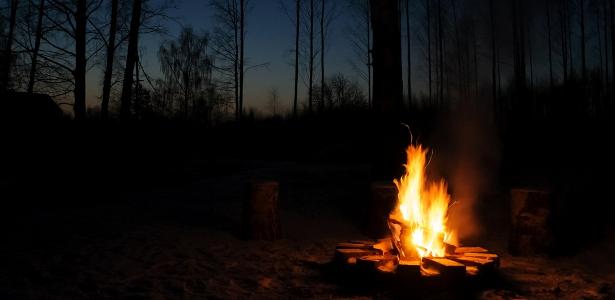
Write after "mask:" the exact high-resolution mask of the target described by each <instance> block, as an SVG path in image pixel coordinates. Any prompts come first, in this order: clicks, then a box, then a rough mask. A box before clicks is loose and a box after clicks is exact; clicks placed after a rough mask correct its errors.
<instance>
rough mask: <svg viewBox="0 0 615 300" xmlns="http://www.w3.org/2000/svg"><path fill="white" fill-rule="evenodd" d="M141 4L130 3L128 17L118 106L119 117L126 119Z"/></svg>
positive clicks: (129, 103) (138, 0)
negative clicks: (129, 17)
mask: <svg viewBox="0 0 615 300" xmlns="http://www.w3.org/2000/svg"><path fill="white" fill-rule="evenodd" d="M141 5H142V0H134V1H133V3H132V16H131V19H130V31H129V33H128V53H127V55H126V68H125V69H124V82H123V85H122V98H121V99H122V100H121V101H122V102H121V108H120V118H121V119H122V120H128V119H129V118H130V109H131V99H130V98H131V97H132V84H133V78H132V76H133V71H134V68H135V63H136V61H137V55H138V51H139V48H138V43H139V27H140V24H141Z"/></svg>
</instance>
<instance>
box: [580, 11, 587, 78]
mask: <svg viewBox="0 0 615 300" xmlns="http://www.w3.org/2000/svg"><path fill="white" fill-rule="evenodd" d="M579 8H580V9H579V18H580V23H579V25H580V27H581V28H580V29H581V70H582V74H583V82H585V81H587V62H586V56H585V48H586V45H585V43H586V39H585V0H579Z"/></svg>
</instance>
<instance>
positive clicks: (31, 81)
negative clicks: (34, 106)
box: [28, 0, 45, 94]
mask: <svg viewBox="0 0 615 300" xmlns="http://www.w3.org/2000/svg"><path fill="white" fill-rule="evenodd" d="M44 13H45V0H40V1H39V4H38V20H37V23H36V33H35V40H34V49H32V55H31V65H30V76H29V79H28V93H29V94H32V93H33V92H34V83H35V81H36V66H37V63H38V52H39V50H40V49H41V37H42V36H43V17H44Z"/></svg>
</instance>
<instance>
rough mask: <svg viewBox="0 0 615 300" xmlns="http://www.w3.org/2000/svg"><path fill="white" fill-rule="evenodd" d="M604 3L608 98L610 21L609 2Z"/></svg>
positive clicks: (605, 68)
mask: <svg viewBox="0 0 615 300" xmlns="http://www.w3.org/2000/svg"><path fill="white" fill-rule="evenodd" d="M603 4H604V71H605V72H604V75H605V84H604V85H605V87H606V94H607V98H608V95H609V88H608V87H609V84H610V80H609V37H608V36H609V21H608V11H609V10H608V3H607V0H604V1H603Z"/></svg>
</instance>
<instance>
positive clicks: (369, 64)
mask: <svg viewBox="0 0 615 300" xmlns="http://www.w3.org/2000/svg"><path fill="white" fill-rule="evenodd" d="M366 3H367V9H366V10H365V11H366V12H367V15H366V20H367V93H368V95H367V105H368V107H369V108H370V109H371V108H372V44H371V21H370V12H369V11H370V4H369V3H370V0H366Z"/></svg>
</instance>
